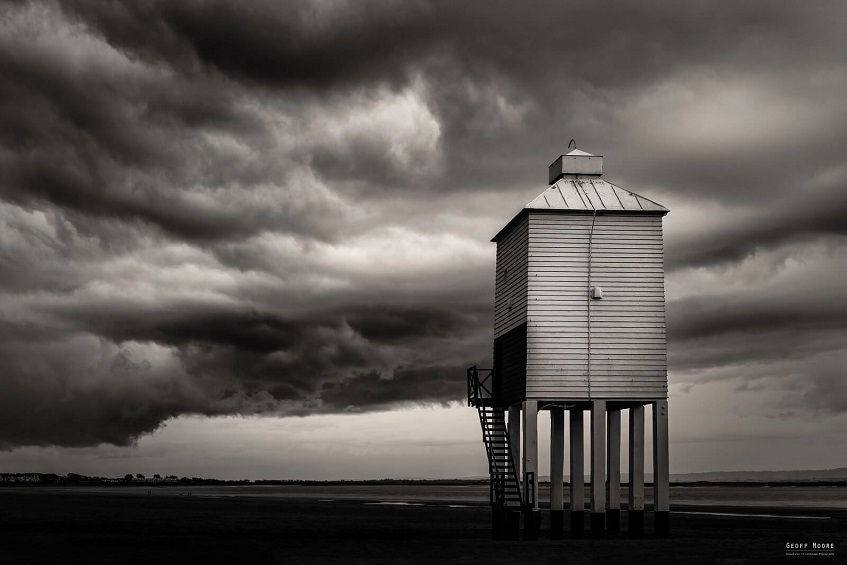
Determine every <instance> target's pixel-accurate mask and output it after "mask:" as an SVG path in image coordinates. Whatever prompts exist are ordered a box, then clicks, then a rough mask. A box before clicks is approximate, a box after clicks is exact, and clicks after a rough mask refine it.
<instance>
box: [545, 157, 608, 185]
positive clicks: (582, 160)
mask: <svg viewBox="0 0 847 565" xmlns="http://www.w3.org/2000/svg"><path fill="white" fill-rule="evenodd" d="M602 174H603V156H602V155H592V154H591V153H586V152H585V151H580V150H579V149H576V148H574V150H573V151H571V152H570V153H568V154H566V155H561V156H559V158H558V159H556V160H555V161H553V164H552V165H550V178H549V180H548V182H549V184H553V183H554V182H556V181H557V180H559V179H560V178H562V177H563V176H565V175H592V176H597V177H599V176H600V175H602Z"/></svg>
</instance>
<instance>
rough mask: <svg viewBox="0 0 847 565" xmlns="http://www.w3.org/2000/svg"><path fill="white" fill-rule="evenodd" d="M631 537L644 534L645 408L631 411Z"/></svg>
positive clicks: (634, 407)
mask: <svg viewBox="0 0 847 565" xmlns="http://www.w3.org/2000/svg"><path fill="white" fill-rule="evenodd" d="M627 502H628V503H629V511H628V514H627V516H628V519H627V522H628V524H629V535H631V536H633V537H639V536H641V535H643V534H644V407H643V406H633V407H632V408H630V409H629V494H628V500H627Z"/></svg>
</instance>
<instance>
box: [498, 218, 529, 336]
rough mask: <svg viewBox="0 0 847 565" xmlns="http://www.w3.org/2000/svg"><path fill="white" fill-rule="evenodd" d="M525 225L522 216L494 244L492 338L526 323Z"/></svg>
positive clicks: (525, 219) (526, 256)
mask: <svg viewBox="0 0 847 565" xmlns="http://www.w3.org/2000/svg"><path fill="white" fill-rule="evenodd" d="M528 226H529V220H528V218H527V217H526V216H524V217H523V218H522V219H520V220H519V221H518V222H516V223H515V224H514V225H513V226H512V227H511V229H510V230H509V231H508V232H507V233H505V234H503V236H502V237H501V238H500V239H499V240H498V241H497V273H496V279H495V280H496V282H495V290H494V337H495V338H498V337H500V336H501V335H503V334H505V333H506V332H508V331H509V330H511V329H514V328H516V327H517V326H519V325H521V324H523V323H525V322H526V312H527V264H528V254H527V246H528V244H529V237H528Z"/></svg>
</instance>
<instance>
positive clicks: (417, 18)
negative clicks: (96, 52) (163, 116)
mask: <svg viewBox="0 0 847 565" xmlns="http://www.w3.org/2000/svg"><path fill="white" fill-rule="evenodd" d="M62 9H63V10H65V11H66V13H68V14H69V15H72V16H76V17H78V18H80V19H81V20H83V21H85V22H87V23H88V24H90V25H91V26H92V27H94V28H95V29H97V30H98V31H99V32H101V33H102V34H103V35H104V37H105V38H106V39H107V40H108V41H109V43H111V44H113V45H116V46H118V47H120V48H122V49H125V50H127V51H128V52H130V53H132V54H134V55H138V56H141V57H143V58H144V59H146V60H152V61H157V62H163V63H165V64H168V65H172V66H174V67H176V68H177V69H179V70H182V71H184V72H191V71H192V69H193V67H194V65H195V63H197V62H199V63H200V64H202V65H204V66H206V67H209V68H212V69H215V70H217V71H219V72H222V73H224V74H226V75H228V76H231V77H233V78H235V79H238V80H242V81H247V82H250V83H258V84H264V85H270V86H276V87H285V86H305V87H310V88H317V89H322V90H324V89H327V88H329V87H332V86H334V85H336V84H339V83H356V82H359V81H368V80H386V81H391V82H399V81H402V80H403V79H405V76H404V71H405V66H406V64H408V63H409V61H413V60H414V59H415V58H416V57H417V56H418V55H419V52H420V47H419V44H420V43H424V44H426V43H427V42H428V41H431V39H432V37H433V36H435V35H437V28H436V25H435V21H434V18H433V17H432V15H431V14H429V13H428V12H429V10H426V9H421V5H420V4H418V3H415V2H411V3H402V4H400V3H398V4H392V3H384V2H361V3H357V5H356V6H355V7H352V6H351V7H347V6H341V5H336V6H333V5H332V4H326V5H324V6H317V5H315V4H313V3H310V2H304V1H298V2H287V3H285V4H279V3H276V2H251V3H248V4H233V3H231V2H223V1H210V2H181V3H178V4H174V3H172V2H150V3H144V4H143V5H136V4H135V3H130V2H128V3H124V4H121V3H109V4H104V3H102V2H96V1H94V2H89V1H74V2H67V3H63V4H62Z"/></svg>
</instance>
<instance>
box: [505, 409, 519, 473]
mask: <svg viewBox="0 0 847 565" xmlns="http://www.w3.org/2000/svg"><path fill="white" fill-rule="evenodd" d="M508 431H509V445H510V446H511V448H512V455H513V456H514V458H515V466H516V467H517V469H515V471H516V472H517V474H518V479H520V478H521V476H522V475H521V405H520V404H515V405H514V406H509V422H508Z"/></svg>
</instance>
